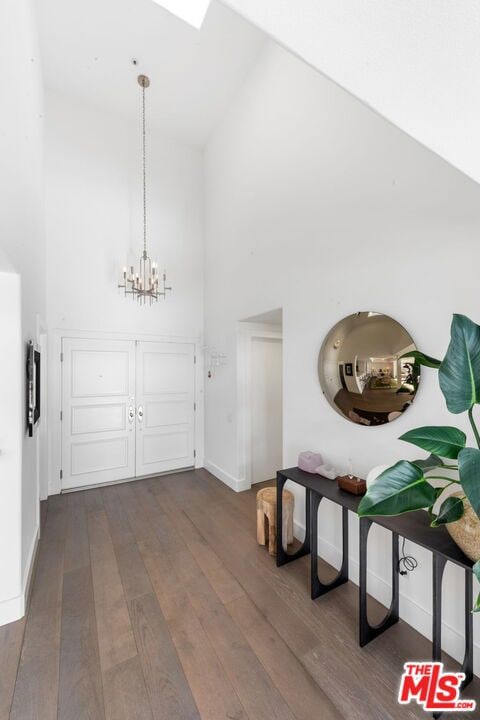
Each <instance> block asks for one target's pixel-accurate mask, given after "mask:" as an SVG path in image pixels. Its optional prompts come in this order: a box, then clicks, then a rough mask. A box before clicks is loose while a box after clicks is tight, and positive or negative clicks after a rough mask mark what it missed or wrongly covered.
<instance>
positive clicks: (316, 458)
mask: <svg viewBox="0 0 480 720" xmlns="http://www.w3.org/2000/svg"><path fill="white" fill-rule="evenodd" d="M319 465H323V458H322V456H321V455H320V453H315V452H311V450H305V451H304V452H301V453H300V455H299V456H298V467H299V468H300V470H303V471H304V472H309V473H316V472H317V468H318V467H319Z"/></svg>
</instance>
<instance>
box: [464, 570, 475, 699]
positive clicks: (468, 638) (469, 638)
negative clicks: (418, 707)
mask: <svg viewBox="0 0 480 720" xmlns="http://www.w3.org/2000/svg"><path fill="white" fill-rule="evenodd" d="M472 592H473V573H471V572H470V570H465V657H464V659H463V665H462V672H463V673H465V680H464V681H463V683H462V690H463V688H465V687H467V685H468V683H470V682H471V681H472V680H473V613H472V603H473V598H472Z"/></svg>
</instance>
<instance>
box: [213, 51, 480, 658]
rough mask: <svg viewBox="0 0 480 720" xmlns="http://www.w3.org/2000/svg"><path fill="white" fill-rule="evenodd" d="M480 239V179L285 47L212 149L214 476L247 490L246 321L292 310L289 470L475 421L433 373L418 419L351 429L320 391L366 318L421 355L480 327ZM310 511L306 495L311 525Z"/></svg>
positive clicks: (266, 65)
mask: <svg viewBox="0 0 480 720" xmlns="http://www.w3.org/2000/svg"><path fill="white" fill-rule="evenodd" d="M479 234H480V189H479V188H478V186H477V185H476V184H475V183H473V182H472V181H470V180H468V179H467V178H466V177H465V176H463V175H462V174H461V173H459V172H458V171H456V170H454V169H452V168H451V167H450V166H448V165H447V164H446V163H445V162H443V161H442V160H440V159H439V158H438V157H436V156H435V155H434V154H432V153H430V152H429V151H427V150H425V149H424V148H423V147H422V146H420V145H419V144H417V143H416V142H415V141H413V140H411V139H410V138H409V137H408V136H406V135H405V134H404V133H402V132H401V131H399V130H398V129H396V128H394V127H393V126H391V125H390V124H389V123H387V122H386V121H384V120H382V119H381V118H380V117H378V115H376V114H375V113H373V112H372V111H371V110H369V109H368V108H366V107H365V106H364V105H362V104H361V103H360V102H358V101H356V100H354V99H353V98H352V97H351V96H349V95H348V94H347V93H345V92H344V91H342V90H341V89H339V88H338V87H336V86H335V85H334V84H333V83H331V82H330V81H328V80H326V79H325V78H323V77H322V76H321V75H320V74H318V73H316V72H315V71H314V70H313V69H311V68H309V67H308V66H306V65H305V64H303V63H302V62H301V61H299V60H297V59H295V58H293V57H292V56H291V55H289V54H288V53H287V52H286V51H284V50H282V49H280V48H278V47H275V46H273V45H272V47H270V48H269V49H268V50H267V51H266V52H265V54H264V55H263V56H262V57H261V59H260V60H259V62H258V64H257V66H256V68H255V69H254V71H252V74H251V76H250V78H249V80H248V81H247V82H246V83H245V85H244V87H243V89H242V91H241V93H240V94H239V96H238V97H237V98H236V101H235V102H234V104H233V105H232V107H231V108H230V110H229V113H228V115H227V116H226V117H225V118H224V121H223V122H222V124H221V125H220V126H219V127H218V129H217V131H216V133H215V134H214V136H213V138H212V140H211V142H210V143H209V145H208V147H207V150H206V278H205V280H206V283H205V298H206V301H205V302H206V342H207V344H209V345H215V346H216V347H221V348H222V349H223V350H224V351H225V352H226V353H227V355H228V357H229V358H231V359H232V361H231V362H229V363H228V365H227V366H226V367H225V368H223V369H222V372H221V373H218V375H217V376H216V377H215V378H214V379H213V380H212V381H211V382H209V383H208V384H207V397H206V406H207V413H206V443H207V444H206V458H207V460H208V462H209V463H210V466H211V467H213V466H216V467H218V468H221V470H222V472H223V473H224V474H225V475H226V476H230V477H233V478H234V479H235V478H236V480H237V482H238V484H239V486H240V485H241V482H242V477H240V476H239V473H240V472H241V467H242V465H241V457H240V455H241V448H239V447H238V444H237V439H238V437H237V436H238V432H239V431H240V427H239V421H238V405H237V383H236V364H235V357H236V343H237V334H236V323H237V321H238V320H239V319H241V318H244V317H249V316H252V315H255V314H257V313H261V312H263V311H266V310H269V309H270V308H272V307H280V306H281V307H283V343H284V388H283V396H284V427H283V437H284V443H283V451H284V457H283V461H284V465H285V466H286V467H288V466H290V465H294V464H296V461H297V456H298V453H299V452H300V451H301V450H307V449H311V450H319V451H321V452H322V453H323V454H324V456H325V459H326V460H327V461H329V462H330V463H333V464H335V465H336V466H337V468H338V470H340V471H342V470H347V469H348V458H352V461H353V467H354V470H355V471H356V472H357V473H358V474H361V475H365V474H366V473H367V471H368V470H369V469H370V468H371V467H373V466H375V465H378V464H381V463H389V462H392V461H394V460H396V459H398V458H400V457H406V458H408V457H410V458H413V456H414V455H416V454H417V453H416V452H415V450H414V448H413V447H412V448H410V447H409V446H407V445H405V444H403V443H401V442H397V440H396V438H397V437H398V436H399V435H401V434H402V433H403V432H405V431H406V430H407V429H409V428H412V427H415V426H419V425H423V424H432V423H442V422H445V423H450V424H452V423H455V424H456V423H457V422H458V423H460V424H464V423H463V419H462V418H458V417H455V418H452V417H451V416H450V415H448V413H447V412H446V409H445V405H444V401H443V399H442V396H441V393H440V391H439V388H438V384H437V377H436V374H435V372H434V371H429V370H426V371H425V372H424V373H423V376H422V382H421V387H420V390H419V392H418V395H417V399H416V401H415V403H414V405H413V407H412V409H410V410H409V411H408V412H406V413H405V414H404V415H403V416H402V417H401V418H400V419H398V420H396V421H395V422H394V423H391V424H388V425H383V426H380V427H376V428H364V427H359V426H357V425H354V424H351V423H348V422H347V421H346V420H345V419H343V418H341V417H340V416H339V415H338V414H337V413H336V412H335V411H334V410H333V409H332V408H331V407H330V406H329V404H328V402H327V401H326V399H325V398H324V397H323V395H322V392H321V390H320V386H319V382H318V377H317V358H318V352H319V349H320V347H321V344H322V341H323V338H324V336H325V335H326V334H327V332H328V331H329V329H330V328H331V327H332V326H333V325H334V324H335V323H336V322H337V321H338V320H340V319H341V318H342V317H344V316H346V315H349V314H351V313H353V312H357V311H359V310H375V311H377V312H384V313H386V314H388V315H391V316H392V317H394V318H395V319H397V320H398V321H399V322H400V323H401V324H403V325H404V326H405V327H406V329H407V330H408V331H409V332H410V333H411V334H412V336H413V338H414V340H415V341H416V342H417V344H418V346H419V347H421V348H422V349H424V350H425V351H426V352H428V353H430V354H432V355H434V356H442V354H443V353H444V351H445V349H446V346H447V344H448V335H449V325H450V316H451V314H452V313H453V312H454V311H455V312H462V313H466V314H467V315H470V316H471V317H472V318H473V319H476V320H477V321H478V320H480V314H479V309H478V290H477V285H478V282H477V275H478V273H477V268H478V261H479V258H480V247H479V244H478V237H479ZM399 248H401V253H400V257H399V252H398V249H399ZM227 289H228V292H227ZM301 511H302V502H301V498H300V497H299V496H298V497H297V514H296V517H297V522H301V521H302V512H301ZM321 512H322V513H323V517H324V521H323V522H322V528H324V530H323V536H322V541H321V544H320V547H321V552H322V554H324V555H325V556H326V557H327V558H329V559H331V560H332V561H337V562H338V559H339V558H338V548H339V546H340V515H339V513H338V511H337V510H335V511H334V510H333V508H331V507H330V508H326V507H325V508H322V510H321ZM353 521H354V519H353V518H352V519H351V522H352V526H353V524H354V523H353ZM353 530H354V528H353V527H352V535H351V537H352V538H353V541H352V545H353V547H352V562H351V570H352V576H353V577H356V575H357V571H358V566H357V548H356V542H355V538H356V532H354V531H353ZM381 534H382V531H381V529H380V528H378V529H377V528H375V529H374V530H373V534H372V537H371V550H370V556H371V563H370V567H371V570H372V575H371V577H370V583H371V589H372V592H374V593H375V594H376V595H377V596H378V597H380V598H383V599H384V600H385V602H386V601H387V600H388V594H389V557H388V555H389V553H388V543H385V542H379V541H378V539H379V537H380V536H381ZM375 536H376V537H377V542H375ZM409 549H410V550H413V552H414V554H415V555H416V557H417V558H418V560H419V568H418V570H417V571H416V572H415V573H414V574H413V575H412V576H411V577H409V578H407V579H403V578H402V579H401V593H402V600H401V612H402V615H403V617H405V618H407V619H408V620H409V621H410V622H412V623H413V624H414V625H415V626H416V627H417V628H419V629H420V630H421V631H422V632H424V633H428V632H429V628H430V622H431V618H430V611H431V583H430V573H431V559H430V557H429V555H428V553H426V552H423V551H422V550H421V549H420V548H409ZM461 587H462V584H461V573H459V572H457V570H456V568H448V570H447V573H446V575H445V589H446V597H445V604H444V607H445V620H446V626H445V630H444V638H445V646H446V648H447V649H448V650H449V651H450V652H453V653H455V654H456V655H457V656H458V655H460V654H461V653H462V652H463V650H462V642H463V639H462V631H463V624H462V615H463V610H462V608H463V599H462V593H461V590H458V592H457V591H456V589H455V588H461ZM477 623H478V619H477ZM476 629H477V631H478V626H477V628H476ZM478 638H479V634H478V632H477V642H478ZM478 659H480V657H479V648H478V645H477V660H478ZM477 667H479V665H478V662H477Z"/></svg>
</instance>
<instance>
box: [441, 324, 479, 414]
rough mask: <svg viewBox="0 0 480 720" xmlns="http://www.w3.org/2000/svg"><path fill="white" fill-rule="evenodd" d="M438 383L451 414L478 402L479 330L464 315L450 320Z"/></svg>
mask: <svg viewBox="0 0 480 720" xmlns="http://www.w3.org/2000/svg"><path fill="white" fill-rule="evenodd" d="M439 382H440V388H441V390H442V392H443V394H444V396H445V400H446V401H447V407H448V409H449V410H450V412H452V413H461V412H465V411H466V410H469V409H470V408H471V407H473V405H475V403H478V402H480V327H479V326H478V325H476V324H475V323H474V322H472V321H471V320H469V318H467V317H465V315H454V316H453V320H452V327H451V340H450V345H449V346H448V350H447V354H446V355H445V357H444V359H443V361H442V364H441V365H440V369H439Z"/></svg>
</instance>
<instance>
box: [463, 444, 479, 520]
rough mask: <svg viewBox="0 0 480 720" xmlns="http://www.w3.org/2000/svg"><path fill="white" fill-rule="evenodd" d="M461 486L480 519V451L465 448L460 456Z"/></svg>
mask: <svg viewBox="0 0 480 720" xmlns="http://www.w3.org/2000/svg"><path fill="white" fill-rule="evenodd" d="M458 471H459V473H460V484H461V486H462V488H463V489H464V491H465V495H466V496H467V498H468V499H469V500H470V504H471V506H472V507H473V509H474V510H475V512H476V513H477V516H478V517H480V450H477V449H476V448H464V449H463V450H461V451H460V453H459V456H458Z"/></svg>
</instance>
